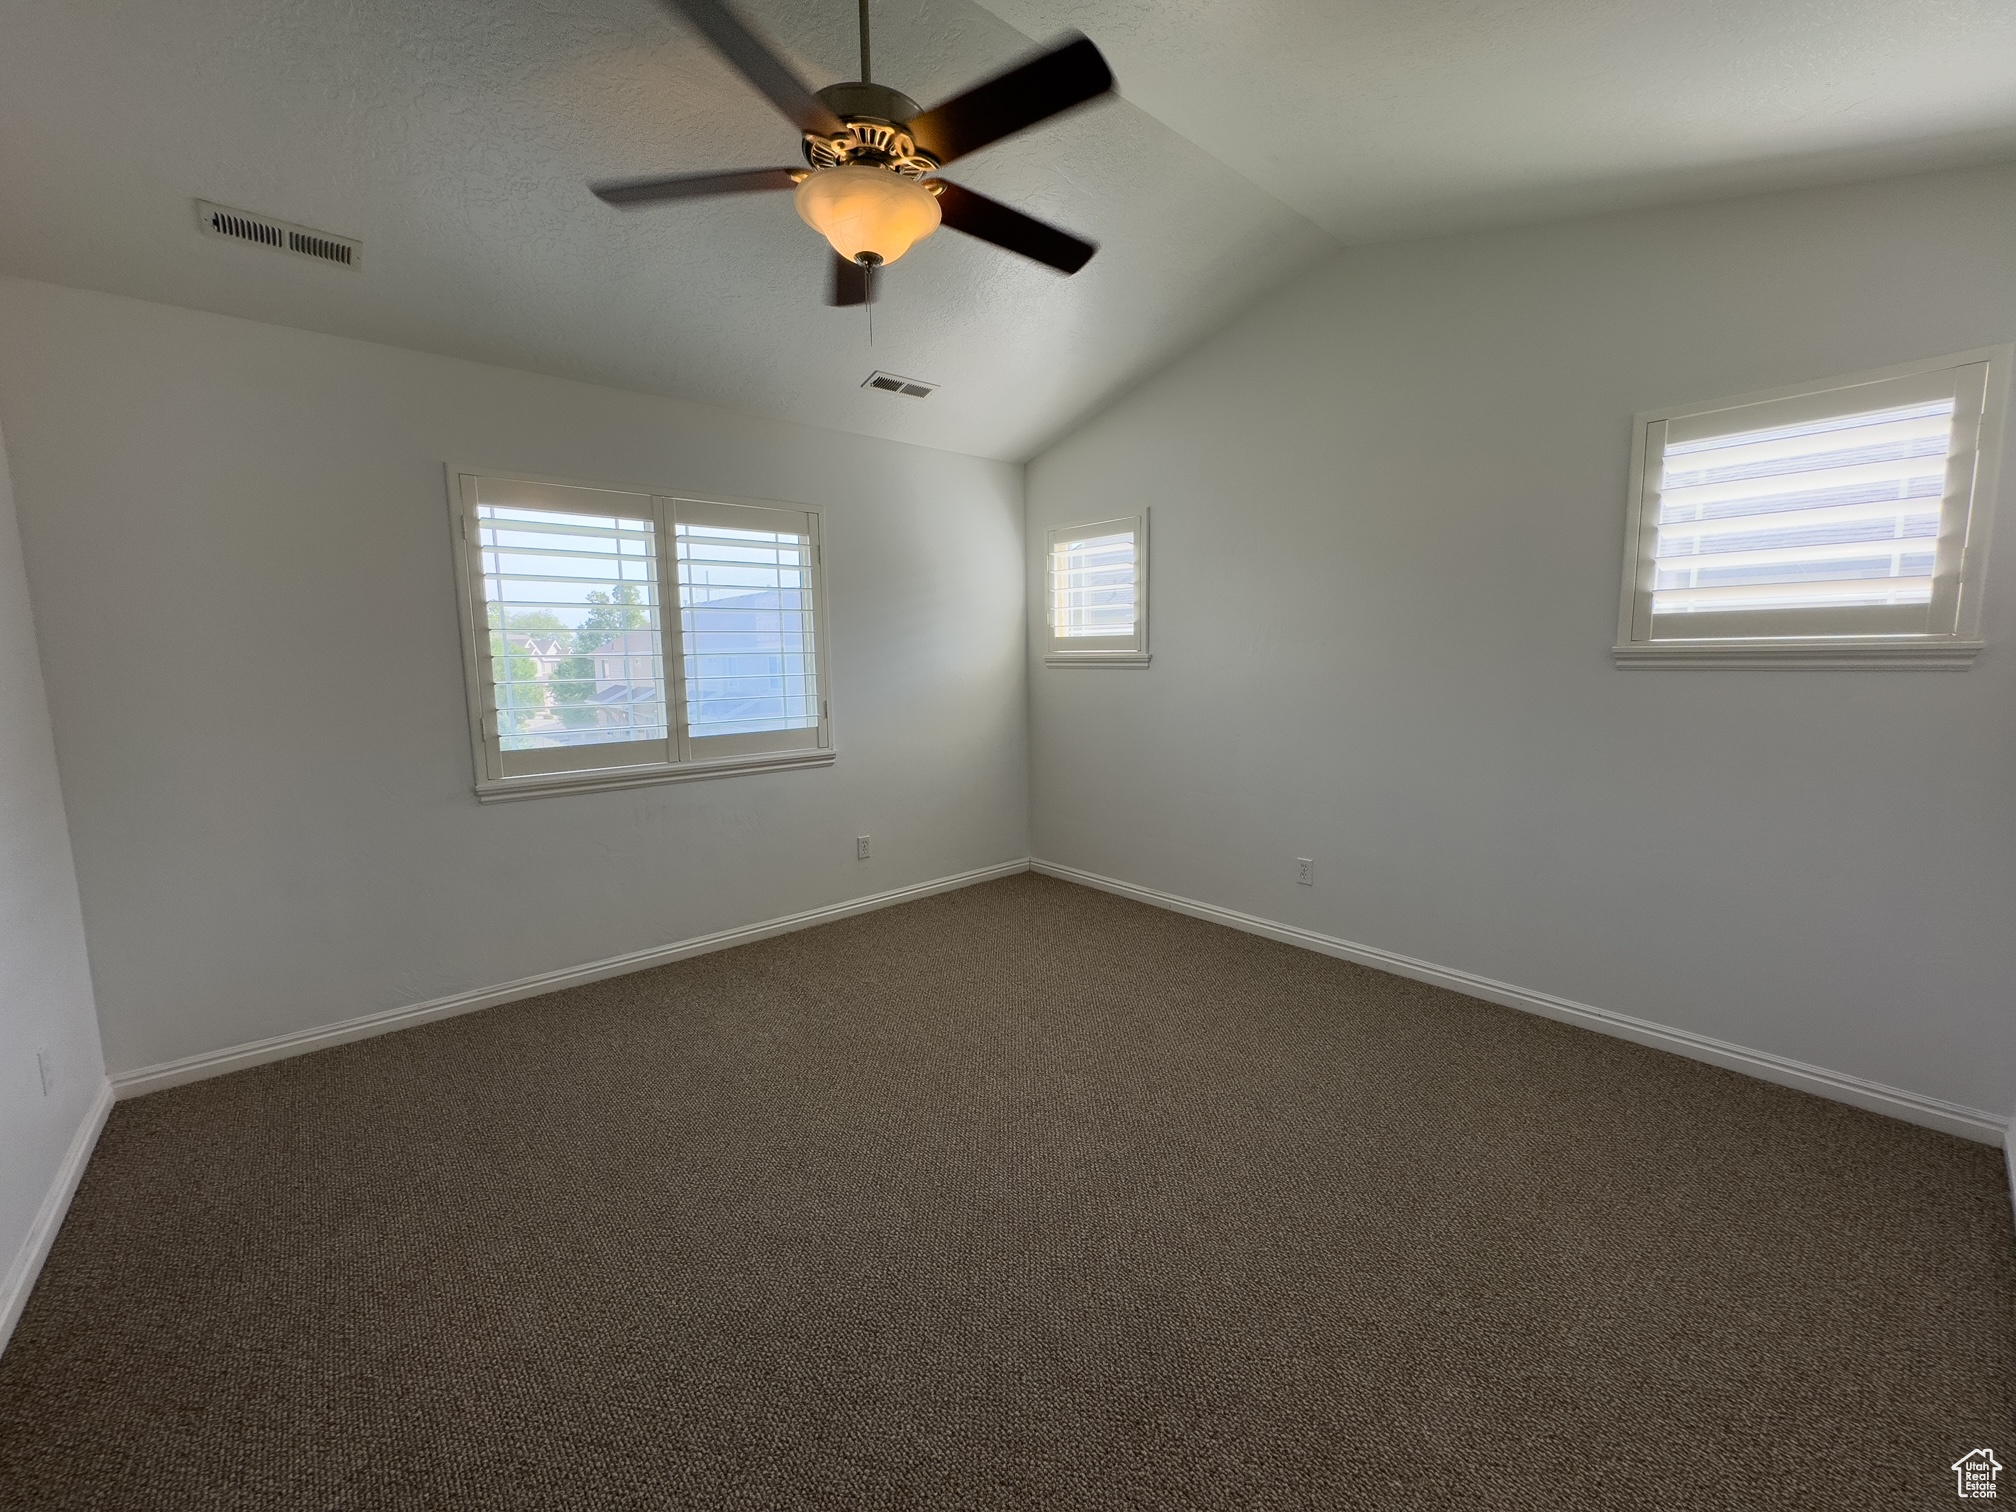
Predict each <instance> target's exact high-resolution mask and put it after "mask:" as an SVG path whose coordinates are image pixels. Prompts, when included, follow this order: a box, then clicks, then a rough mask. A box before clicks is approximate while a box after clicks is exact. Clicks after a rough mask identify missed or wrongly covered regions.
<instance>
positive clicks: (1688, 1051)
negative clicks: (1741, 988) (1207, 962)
mask: <svg viewBox="0 0 2016 1512" xmlns="http://www.w3.org/2000/svg"><path fill="white" fill-rule="evenodd" d="M1029 869H1030V870H1031V871H1036V872H1041V873H1042V874H1043V875H1045V876H1047V877H1057V878H1060V879H1061V880H1063V881H1066V882H1078V883H1082V884H1083V885H1084V886H1086V887H1096V888H1098V889H1100V890H1101V891H1102V892H1110V893H1118V894H1119V895H1120V896H1122V897H1125V898H1133V899H1134V900H1136V901H1137V902H1141V903H1149V904H1152V905H1154V906H1155V907H1157V908H1166V909H1169V910H1171V911H1173V912H1175V913H1181V914H1189V915H1190V916H1191V917H1192V918H1197V919H1208V920H1210V921H1211V922H1212V923H1214V924H1226V925H1230V926H1231V927H1232V928H1233V929H1243V930H1245V931H1246V932H1247V933H1249V934H1257V935H1265V936H1266V937H1267V938H1268V939H1270V940H1279V941H1281V942H1282V943H1283V944H1287V945H1299V946H1301V947H1303V948H1304V949H1305V950H1316V951H1321V952H1322V953H1323V954H1324V955H1330V956H1337V957H1339V958H1340V959H1342V960H1346V961H1356V962H1357V963H1358V964H1359V965H1361V966H1370V967H1373V968H1375V969H1376V970H1379V971H1390V972H1392V973H1393V975H1395V976H1403V977H1410V978H1412V979H1413V980H1414V981H1417V982H1427V983H1429V984H1431V985H1433V986H1436V987H1447V988H1449V989H1450V990H1452V991H1455V992H1461V993H1464V994H1467V995H1468V996H1470V997H1475V998H1483V999H1484V1000H1485V1001H1486V1002H1488V1003H1498V1004H1501V1005H1502V1006H1504V1007H1507V1008H1518V1009H1521V1010H1523V1011H1524V1012H1527V1013H1537V1014H1540V1015H1542V1016H1543V1017H1546V1018H1551V1019H1559V1020H1561V1021H1563V1022H1564V1023H1570V1024H1579V1025H1580V1026H1581V1027H1583V1028H1585V1029H1594V1030H1596V1031H1597V1032H1598V1033H1600V1034H1610V1035H1615V1036H1616V1037H1617V1038H1619V1039H1627V1040H1633V1041H1635V1042H1636V1043H1638V1044H1641V1045H1650V1046H1652V1047H1653V1048H1654V1049H1657V1050H1670V1051H1672V1052H1673V1053H1674V1054H1676V1055H1684V1056H1686V1057H1688V1058H1689V1059H1690V1060H1698V1061H1706V1062H1708V1063H1709V1064H1710V1065H1713V1066H1722V1067H1725V1068H1726V1069H1728V1070H1731V1071H1741V1072H1744V1073H1745V1074H1747V1075H1750V1076H1755V1077H1758V1078H1760V1079H1761V1080H1764V1081H1768V1082H1776V1083H1778V1084H1779V1085H1780V1086H1785V1087H1796V1088H1798V1089H1799V1090H1800V1091H1801V1092H1812V1093H1816V1094H1818V1095H1819V1096H1821V1097H1831V1098H1833V1099H1834V1100H1835V1101H1837V1102H1845V1103H1851V1104H1853V1105H1854V1106H1855V1107H1858V1108H1866V1109H1868V1110H1869V1111H1870V1112H1872V1113H1885V1114H1888V1115H1889V1116H1890V1117H1892V1118H1901V1119H1903V1120H1904V1121H1905V1122H1906V1123H1914V1124H1922V1125H1923V1126H1924V1127H1926V1128H1928V1129H1940V1130H1943V1131H1944V1132H1946V1133H1948V1134H1958V1135H1960V1136H1961V1137H1962V1138H1965V1139H1978V1140H1980V1141H1981V1142H1982V1143H1984V1144H1999V1145H2003V1146H2004V1147H2005V1149H2010V1150H2011V1153H2010V1161H2011V1165H2010V1179H2011V1182H2012V1183H2016V1148H2011V1147H2012V1146H2016V1140H2010V1139H2009V1138H2008V1135H2009V1132H2010V1130H2011V1128H2012V1124H2011V1122H2010V1120H2009V1119H2006V1118H2002V1117H1998V1116H1997V1115H1996V1114H1993V1113H1989V1112H1986V1111H1984V1110H1982V1109H1980V1108H1969V1107H1964V1106H1962V1105H1961V1104H1959V1103H1950V1102H1945V1101H1943V1100H1942V1099H1940V1098H1937V1097H1926V1096H1924V1095H1923V1094H1921V1093H1917V1092H1906V1091H1904V1090H1903V1089H1902V1088H1899V1087H1886V1086H1884V1085H1883V1084H1882V1083H1880V1082H1872V1081H1864V1080H1863V1079H1862V1078H1861V1077H1859V1076H1849V1075H1847V1074H1845V1073H1843V1072H1840V1071H1829V1070H1827V1069H1826V1068H1825V1067H1822V1066H1809V1065H1807V1064H1806V1063H1805V1062H1803V1061H1795V1060H1788V1059H1786V1058H1785V1057H1784V1056H1782V1055H1772V1054H1770V1053H1768V1052H1766V1051H1763V1050H1750V1049H1746V1048H1745V1047H1743V1046H1742V1045H1732V1044H1730V1043H1729V1042H1728V1041H1726V1040H1718V1039H1710V1038H1709V1037H1708V1036H1707V1035H1705V1034H1695V1033H1693V1032H1691V1031H1689V1030H1686V1029H1671V1028H1668V1027H1667V1026H1666V1025H1664V1024H1655V1023H1652V1022H1650V1021H1649V1020H1646V1019H1638V1018H1631V1017H1629V1016H1628V1015H1625V1014H1622V1013H1612V1012H1610V1011H1609V1010H1608V1009H1605V1008H1592V1007H1591V1006H1589V1005H1588V1004H1587V1003H1577V1002H1572V1001H1570V1000H1569V999H1567V998H1560V997H1555V996H1553V995H1552V994H1550V993H1545V992H1533V991H1531V990H1529V989H1527V988H1525V987H1514V986H1513V985H1511V984H1510V983H1509V982H1497V981H1493V980H1492V979H1491V978H1490V977H1481V976H1474V975H1472V974H1471V973H1470V972H1467V971H1457V970H1455V969H1454V968H1452V967H1448V966H1437V965H1435V964H1434V963H1433V962H1431V961H1417V960H1415V959H1414V958H1413V957H1412V956H1404V955H1396V954H1395V953H1394V952H1392V951H1390V950H1381V949H1379V948H1378V947H1377V946H1373V945H1359V944H1355V943H1354V942H1352V941H1350V940H1340V939H1338V938H1336V937H1335V936H1333V935H1326V934H1318V933H1317V932H1316V931H1315V930H1312V929H1301V928H1298V927H1297V926H1295V925H1292V924H1278V923H1276V922H1275V921H1273V920H1272V919H1262V918H1258V917H1256V916H1254V915H1252V914H1244V913H1239V912H1237V911H1236V910H1233V909H1230V908H1220V907H1218V906H1217V905H1216V904H1212V903H1199V902H1198V901H1197V900H1196V899H1194V898H1183V897H1178V896H1177V895H1176V894H1174V893H1165V892H1157V891H1156V890H1155V889H1154V888H1152V887H1138V886H1136V885H1135V884H1134V883H1132V882H1122V881H1119V880H1118V879H1116V878H1113V877H1102V876H1100V875H1099V874H1098V873H1096V872H1088V871H1080V870H1079V869H1078V868H1077V867H1075V866H1061V865H1059V864H1057V863H1056V862H1054V861H1040V860H1032V861H1031V862H1030V863H1029Z"/></svg>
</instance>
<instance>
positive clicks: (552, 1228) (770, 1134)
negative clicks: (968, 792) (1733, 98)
mask: <svg viewBox="0 0 2016 1512" xmlns="http://www.w3.org/2000/svg"><path fill="white" fill-rule="evenodd" d="M2000 1161H2001V1157H2000V1154H1999V1152H1997V1151H1995V1150H1992V1149H1988V1148H1986V1147H1983V1146H1979V1145H1974V1144H1969V1143H1966V1142H1964V1141H1961V1140H1958V1139H1952V1138H1948V1137H1946V1136H1944V1135H1940V1134H1934V1133H1930V1132H1927V1131H1925V1130H1923V1129H1917V1128H1912V1127H1910V1126H1908V1125H1905V1124H1901V1123H1894V1122H1890V1121H1888V1120H1885V1119H1882V1118H1878V1117H1875V1116H1873V1115H1870V1114H1865V1113H1860V1112H1857V1111H1855V1110H1853V1109H1850V1108H1845V1107H1841V1106H1838V1105H1836V1104H1833V1103H1829V1102H1824V1101H1821V1100H1819V1099H1816V1098H1811V1097H1806V1096H1803V1095H1801V1094H1799V1093H1796V1092H1790V1091H1786V1090H1784V1089H1782V1088H1778V1087H1773V1086H1768V1085H1765V1084H1763V1083H1761V1082H1755V1081H1751V1080H1749V1079H1747V1078H1744V1077H1741V1076H1737V1075H1734V1074H1732V1073H1727V1072H1723V1071H1718V1070H1714V1069H1712V1068H1709V1067H1706V1066H1700V1065H1696V1064H1694V1063H1692V1062H1689V1061H1685V1060H1680V1059H1677V1058H1674V1057H1671V1056H1667V1055H1662V1054H1659V1053H1657V1052H1654V1051H1650V1050H1645V1049H1641V1048H1639V1047H1636V1046H1633V1045H1629V1044H1624V1043H1621V1042H1619V1041H1616V1040H1612V1039H1606V1038H1603V1037H1600V1036H1597V1035H1594V1034H1589V1033H1586V1032H1583V1031H1580V1030H1576V1029H1571V1028H1567V1027H1564V1026H1562V1025H1558V1024H1554V1023H1550V1022H1547V1021H1545V1020H1542V1019H1537V1018H1532V1017H1527V1016H1524V1015H1521V1014H1517V1013H1513V1012H1510V1011H1507V1010H1504V1009H1500V1008H1495V1007H1491V1006H1488V1005H1486V1004H1482V1003H1478V1002H1475V1001H1472V1000H1470V999H1467V998H1463V997H1459V996H1456V995H1454V994H1451V993H1447V992H1442V991H1438V990H1435V989H1433V988H1428V987H1422V986H1418V985H1415V984H1413V983H1410V982H1405V981H1401V980H1398V979H1396V978H1393V977H1388V976H1383V975H1381V974H1379V973H1377V972H1372V971H1366V970H1362V969H1360V968H1358V967H1354V966H1350V965H1346V964H1344V963H1342V962H1339V961H1333V960H1329V959H1327V958H1325V957H1322V956H1318V955H1312V954H1309V953H1307V952H1303V951H1299V950H1294V949H1291V948H1289V947H1287V946H1282V945H1276V944H1273V943H1271V942H1268V941H1265V940H1259V939H1255V938H1252V937H1250V936H1247V935H1243V934H1238V933H1235V932H1233V931H1230V930H1225V929H1220V928H1217V927H1214V926H1212V925H1208V924H1202V923H1199V922H1197V921H1195V920H1191V919H1187V918H1182V917H1178V916H1175V915H1171V914H1166V913H1161V912H1158V911H1155V910H1152V909H1148V908H1143V907H1140V906H1138V905H1135V904H1132V903H1129V902H1126V901H1123V900H1120V899H1116V898H1112V897H1108V896H1106V895H1104V894H1101V893H1096V892H1090V891H1087V890H1085V889H1082V888H1077V887H1072V886H1068V885H1066V884H1063V883H1059V882H1053V881H1049V880H1046V879H1043V878H1040V877H1016V878H1012V879H1010V880H1007V881H1003V882H996V883H992V884H989V885H987V886H983V887H977V888H973V889H970V890H968V891H965V892H960V893H952V894H948V895H945V896H942V897H938V898H933V899H928V900H926V901H924V902H921V903H916V904H911V905H909V906H907V907H904V908H900V909H893V910H890V911H887V912H883V913H878V914H872V915H868V916H865V917H862V918H858V919H852V920H848V921H846V922H844V923H840V924H835V925H832V926H829V927H827V928H823V929H819V930H815V931H811V932H808V933H804V934H798V935H791V936H786V937H784V938H781V939H776V940H771V941H767V942H765V943H762V944H758V945H752V946H748V947H745V948H743V949H740V950H735V951H731V952H725V953H722V954H718V955H711V956H705V957H702V958H700V959H697V960H693V961H687V962H684V963H681V964H679V965H676V966H670V967H666V968H663V969H661V970H656V971H649V972H643V973H640V974H638V975H635V976H630V977H624V978H620V979H617V980H614V981H609V982H604V983H600V984H598V985H595V986H590V987H583V988H577V989H574V990H572V991H568V992H563V993H557V994H554V995H553V996H550V997H546V998H541V999H538V1000H536V1001H531V1002H526V1003H520V1004H515V1005H512V1006H509V1007H503V1008H495V1009H491V1010H490V1011H488V1012H485V1013H480V1014H475V1015H471V1016H469V1017H465V1018H459V1019H453V1020H448V1021H445V1022H442V1023H439V1024H434V1025H430V1026H427V1027H424V1028H420V1029H415V1030H411V1031H408V1032H406V1033H403V1034H398V1035H392V1036H388V1037H385V1038H381V1039H375V1040H368V1041H365V1042H362V1043H359V1044H355V1045H350V1046H345V1047H342V1048H339V1049H335V1050H329V1051H325V1052H322V1053H320V1054H317V1055H313V1056H307V1057H303V1058H300V1059H296V1060H291V1061H285V1062H282V1063H279V1064H277V1065H272V1066H267V1067H263V1068H260V1069H258V1070H254V1071H248V1072H244V1073H241V1074H239V1075H236V1076H231V1077H227V1078H224V1079H221V1080H216V1081H211V1082H206V1083H201V1084H198V1085H195V1086H190V1087H186V1088H181V1089H178V1090H175V1091H171V1092H163V1093H158V1094H156V1095H154V1096H151V1097H146V1098H142V1099H140V1100H137V1101H134V1102H129V1103H123V1104H121V1105H120V1106H119V1107H118V1108H117V1109H116V1110H115V1112H114V1113H113V1115H112V1120H111V1124H110V1126H109V1127H108V1128H107V1130H106V1132H105V1136H104V1140H103V1142H102V1144H101V1145H100V1146H99V1150H98V1154H97V1158H96V1159H95V1160H94V1161H93V1163H92V1165H91V1169H90V1172H89V1174H88V1175H87V1176H86V1178H85V1181H84V1185H83V1188H82V1190H81V1191H80V1192H79V1193H78V1196H77V1200H76V1204H75V1206H74V1207H73V1208H72V1210H71V1215H70V1219H69V1223H68V1225H67V1226H66V1227H65V1228H64V1230H63V1233H62V1235H61V1237H60V1238H59V1240H58V1242H57V1245H56V1249H55V1253H54V1255H53V1256H52V1258H51V1260H50V1262H49V1265H48V1268H47V1270H46V1272H45V1273H44V1275H43V1278H42V1281H41V1284H40V1286H39V1287H38V1289H37V1290H36V1293H35V1295H34V1297H33V1299H32V1301H31V1302H30V1304H29V1307H28V1310H27V1313H26V1316H25V1318H24V1319H23V1321H22V1324H21V1327H20V1330H19V1332H18V1334H17V1335H16V1338H15V1342H14V1344H13V1347H12V1348H11V1349H9V1350H8V1352H7V1354H6V1355H5V1357H4V1359H0V1505H4V1506H5V1507H7V1508H9V1509H28V1508H83V1507H93V1508H107V1507H110V1508H126V1507H136V1508H157V1507H158V1508H175V1509H185V1508H186V1509H212V1508H219V1509H237V1508H274V1509H282V1508H284V1509H289V1512H303V1509H313V1508H358V1509H367V1508H368V1509H378V1508H399V1509H407V1508H432V1507H443V1508H478V1509H489V1508H621V1507H653V1508H657V1507H664V1508H673V1507H676V1508H714V1507H724V1508H726V1507H732V1508H752V1509H753V1508H773V1507H774V1508H786V1509H790V1508H815V1507H816V1508H835V1509H849V1512H858V1509H873V1508H899V1507H900V1508H934V1509H935V1508H974V1509H980V1508H987V1509H997V1508H1101V1509H1104V1508H1140V1509H1163V1508H1187V1507H1210V1508H1221V1507H1222V1508H1303V1507H1310V1508H1314V1507H1322V1508H1376V1509H1382V1512H1383V1509H1406V1508H1436V1509H1443V1508H1448V1507H1451V1506H1463V1507H1489V1508H1493V1509H1528V1508H1531V1509H1564V1512H1565V1509H1588V1508H1613V1507H1614V1508H1631V1509H1650V1508H1661V1509H1665V1508H1683V1509H1691V1508H1730V1509H1737V1508H1740V1509H1743V1512H1757V1509H1760V1508H1779V1507H1786V1508H1791V1507H1798V1508H1883V1509H1890V1508H1916V1507H1945V1506H1949V1505H1952V1504H1953V1503H1954V1485H1953V1477H1952V1476H1951V1475H1950V1474H1949V1473H1948V1472H1947V1469H1946V1467H1947V1466H1948V1465H1949V1464H1951V1463H1952V1462H1953V1461H1954V1460H1955V1459H1957V1458H1958V1457H1959V1456H1960V1455H1961V1454H1962V1453H1963V1452H1965V1451H1966V1450H1969V1449H1973V1448H1976V1447H1981V1446H1989V1447H1993V1448H1994V1449H1996V1451H1997V1452H1998V1453H1999V1454H2000V1455H2001V1456H2002V1457H2003V1458H2004V1459H2005V1460H2008V1459H2016V1412H2012V1405H2011V1403H2012V1400H2016V1327H2012V1324H2016V1309H2012V1299H2016V1246H2012V1237H2016V1236H2012V1233H2011V1222H2010V1211H2009V1198H2008V1193H2007V1190H2006V1188H2005V1186H2004V1183H2003V1178H2002V1174H2001V1164H2000ZM2004 1479H2005V1480H2010V1481H2016V1473H2012V1475H2011V1476H2005V1477H2004ZM2004 1494H2005V1495H2012V1494H2016V1484H2011V1485H2009V1486H2008V1487H2007V1488H2006V1489H2005V1492H2004Z"/></svg>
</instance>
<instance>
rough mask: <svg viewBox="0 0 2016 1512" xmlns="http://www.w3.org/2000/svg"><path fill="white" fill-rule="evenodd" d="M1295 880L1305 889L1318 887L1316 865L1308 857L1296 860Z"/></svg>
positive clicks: (1300, 857)
mask: <svg viewBox="0 0 2016 1512" xmlns="http://www.w3.org/2000/svg"><path fill="white" fill-rule="evenodd" d="M1295 880H1296V881H1297V882H1300V883H1301V884H1302V885H1303V886H1304V887H1314V886H1315V885H1316V863H1315V862H1314V861H1312V860H1311V859H1310V858H1309V857H1307V856H1297V857H1296V858H1295Z"/></svg>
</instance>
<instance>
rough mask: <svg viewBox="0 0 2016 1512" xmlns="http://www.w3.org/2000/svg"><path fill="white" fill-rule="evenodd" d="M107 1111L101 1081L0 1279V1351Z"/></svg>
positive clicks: (108, 1092) (108, 1097)
mask: <svg viewBox="0 0 2016 1512" xmlns="http://www.w3.org/2000/svg"><path fill="white" fill-rule="evenodd" d="M111 1112H112V1084H111V1083H110V1082H109V1081H101V1082H100V1083H98V1095H97V1096H96V1097H94V1098H92V1099H91V1106H90V1108H89V1109H88V1110H87V1111H86V1112H85V1114H84V1121H83V1122H82V1123H80V1124H79V1125H78V1126H77V1132H76V1134H75V1135H74V1136H73V1137H72V1138H71V1140H70V1148H69V1149H68V1150H66V1151H65V1152H64V1154H63V1163H62V1164H61V1165H59V1166H57V1167H56V1177H55V1179H54V1180H53V1181H51V1182H50V1183H49V1190H48V1191H47V1192H46V1193H45V1194H44V1195H43V1198H42V1206H41V1207H39V1208H37V1209H36V1211H35V1221H34V1222H33V1223H32V1224H30V1225H29V1228H28V1237H27V1238H25V1239H23V1240H22V1241H21V1249H20V1251H19V1252H18V1253H17V1254H16V1255H15V1256H14V1263H13V1264H12V1265H10V1266H8V1267H7V1278H6V1280H4V1281H0V1350H4V1349H6V1347H7V1341H8V1340H9V1339H11V1338H13V1337H14V1325H15V1324H16V1323H19V1322H20V1321H21V1309H22V1308H24V1307H26V1306H27V1305H28V1294H29V1293H30V1292H32V1291H33V1290H35V1278H36V1277H37V1276H39V1275H41V1274H42V1262H43V1261H45V1260H47V1259H48V1258H49V1247H50V1246H51V1245H52V1244H54V1243H55V1242H56V1231H57V1230H58V1229H60V1228H61V1227H63V1216H64V1214H66V1213H68V1212H69V1211H70V1199H71V1198H72V1197H74V1196H76V1195H77V1183H78V1182H80V1181H82V1180H83V1179H84V1168H85V1167H86V1166H88V1165H89V1164H91V1152H92V1151H93V1150H95V1149H96V1148H97V1147H98V1136H99V1134H100V1133H102V1132H103V1131H104V1128H105V1119H106V1117H107V1116H108V1115H109V1114H110V1113H111Z"/></svg>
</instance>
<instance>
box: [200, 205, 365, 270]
mask: <svg viewBox="0 0 2016 1512" xmlns="http://www.w3.org/2000/svg"><path fill="white" fill-rule="evenodd" d="M196 219H197V222H198V224H200V225H201V226H202V227H203V229H204V230H205V231H207V232H209V233H210V235H212V236H221V237H223V238H225V239H226V240H227V241H246V242H251V243H253V244H254V245H255V246H260V247H271V248H272V249H273V250H274V251H275V252H291V253H293V254H295V255H296V256H297V257H312V258H314V259H315V260H316V261H317V262H329V263H336V264H338V265H339V266H341V267H345V268H354V267H356V266H357V259H358V258H359V256H361V255H362V253H363V251H364V248H363V244H362V243H360V242H356V241H352V240H351V239H350V238H349V237H347V236H334V235H332V234H330V233H329V232H327V231H316V230H313V229H312V228H310V227H308V226H297V225H294V224H293V223H292V222H291V221H283V220H275V219H273V217H272V216H270V215H253V214H251V213H250V212H248V211H244V210H233V209H231V208H229V207H228V206H225V205H213V204H211V203H210V201H208V200H198V201H196Z"/></svg>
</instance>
